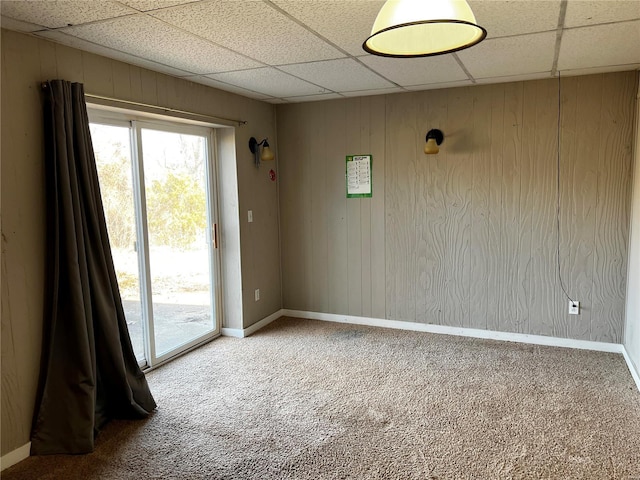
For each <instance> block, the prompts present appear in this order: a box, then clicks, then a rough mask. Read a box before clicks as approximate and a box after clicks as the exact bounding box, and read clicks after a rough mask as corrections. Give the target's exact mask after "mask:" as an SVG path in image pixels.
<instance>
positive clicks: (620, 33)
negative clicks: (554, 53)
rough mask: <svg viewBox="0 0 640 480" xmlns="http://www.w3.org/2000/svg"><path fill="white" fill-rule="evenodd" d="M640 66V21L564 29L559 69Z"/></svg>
mask: <svg viewBox="0 0 640 480" xmlns="http://www.w3.org/2000/svg"><path fill="white" fill-rule="evenodd" d="M632 63H640V20H637V21H634V22H624V23H612V24H608V25H597V26H593V27H582V28H574V29H569V30H565V31H564V33H563V34H562V42H561V44H560V55H559V57H558V69H560V70H568V69H577V68H585V67H599V66H607V65H627V64H632Z"/></svg>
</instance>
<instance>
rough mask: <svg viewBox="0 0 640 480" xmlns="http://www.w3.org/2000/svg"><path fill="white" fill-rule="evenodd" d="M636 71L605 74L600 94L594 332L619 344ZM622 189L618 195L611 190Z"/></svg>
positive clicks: (627, 233) (595, 336)
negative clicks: (632, 100)
mask: <svg viewBox="0 0 640 480" xmlns="http://www.w3.org/2000/svg"><path fill="white" fill-rule="evenodd" d="M634 80H635V78H634V76H632V75H630V74H627V75H620V76H613V75H604V78H603V83H602V91H601V95H603V97H604V96H605V95H606V97H605V98H606V101H604V100H603V102H602V103H603V105H602V109H601V110H600V124H601V134H600V145H599V151H598V178H599V182H598V201H597V209H596V244H595V255H594V260H595V270H596V272H597V275H598V279H597V280H598V281H597V284H595V283H594V286H593V290H592V292H593V316H592V323H591V336H592V338H593V339H594V340H597V341H603V342H615V343H619V342H620V341H621V340H622V327H623V324H624V295H625V279H626V271H627V270H626V259H627V239H628V236H629V232H628V230H629V201H628V199H629V185H630V168H631V152H632V142H631V128H632V118H633V117H632V115H633V113H632V112H633V103H632V102H629V97H630V96H632V95H633V92H634V88H635V81H634ZM612 192H619V195H611V193H612Z"/></svg>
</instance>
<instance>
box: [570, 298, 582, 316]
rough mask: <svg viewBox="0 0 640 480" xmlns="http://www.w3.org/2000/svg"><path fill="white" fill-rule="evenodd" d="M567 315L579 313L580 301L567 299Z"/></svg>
mask: <svg viewBox="0 0 640 480" xmlns="http://www.w3.org/2000/svg"><path fill="white" fill-rule="evenodd" d="M569 315H580V302H573V301H569Z"/></svg>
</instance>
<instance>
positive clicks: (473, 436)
mask: <svg viewBox="0 0 640 480" xmlns="http://www.w3.org/2000/svg"><path fill="white" fill-rule="evenodd" d="M148 378H149V384H150V385H151V388H152V391H153V393H154V395H155V398H156V400H157V402H158V405H159V408H158V410H157V412H156V413H155V414H154V415H153V416H152V417H151V418H150V419H148V420H147V421H144V422H127V421H118V422H112V423H111V424H109V425H108V427H107V428H106V429H105V430H104V431H103V432H102V433H101V434H100V436H99V437H98V446H97V448H96V451H95V452H94V453H92V454H90V455H85V456H50V457H37V458H36V457H32V458H29V459H27V460H25V461H24V462H22V463H20V464H18V465H16V466H14V467H12V468H10V469H8V470H6V471H5V472H3V474H2V478H3V479H6V480H17V479H35V478H39V479H68V480H73V479H94V478H100V479H143V480H144V479H177V478H180V479H189V478H192V479H261V480H262V479H313V480H318V479H436V478H437V479H448V478H474V479H491V478H536V479H537V478H558V479H568V478H571V479H574V478H575V479H578V478H585V479H587V478H588V479H605V478H607V479H608V478H612V479H618V478H621V479H623V478H640V393H638V391H637V389H636V387H635V384H634V383H633V380H632V378H631V375H630V374H629V371H628V370H627V367H626V365H625V363H624V360H623V358H622V356H620V355H616V354H606V353H596V352H586V351H579V350H570V349H559V348H548V347H537V346H529V345H521V344H512V343H506V342H494V341H487V340H475V339H468V338H457V337H450V336H445V335H432V334H424V333H415V332H406V331H397V330H385V329H378V328H370V327H359V326H352V325H341V324H333V323H326V322H317V321H309V320H297V319H290V318H282V319H280V320H278V321H276V322H274V323H272V324H271V325H269V326H268V327H267V328H265V329H263V330H261V331H259V332H258V333H256V334H254V335H253V336H251V337H249V338H245V339H234V338H221V339H218V340H215V341H214V342H212V343H210V344H208V345H206V346H205V347H203V348H200V349H199V350H197V351H195V352H192V353H190V354H188V355H186V356H184V357H182V358H179V359H178V360H176V361H174V362H172V363H170V364H168V365H166V366H164V367H161V368H159V369H157V370H155V371H153V372H151V373H150V374H149V375H148Z"/></svg>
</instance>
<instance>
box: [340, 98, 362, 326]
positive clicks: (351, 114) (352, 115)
mask: <svg viewBox="0 0 640 480" xmlns="http://www.w3.org/2000/svg"><path fill="white" fill-rule="evenodd" d="M345 102H346V104H347V109H346V125H345V127H346V143H345V145H346V154H347V155H359V154H361V153H366V152H364V151H363V150H362V146H361V141H360V125H361V124H362V119H361V117H360V104H361V99H360V97H356V98H350V99H348V100H345ZM361 203H362V199H360V198H348V199H347V292H348V300H349V310H348V311H349V315H362V253H361V247H362V225H361V215H360V213H361V212H360V205H361Z"/></svg>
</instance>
